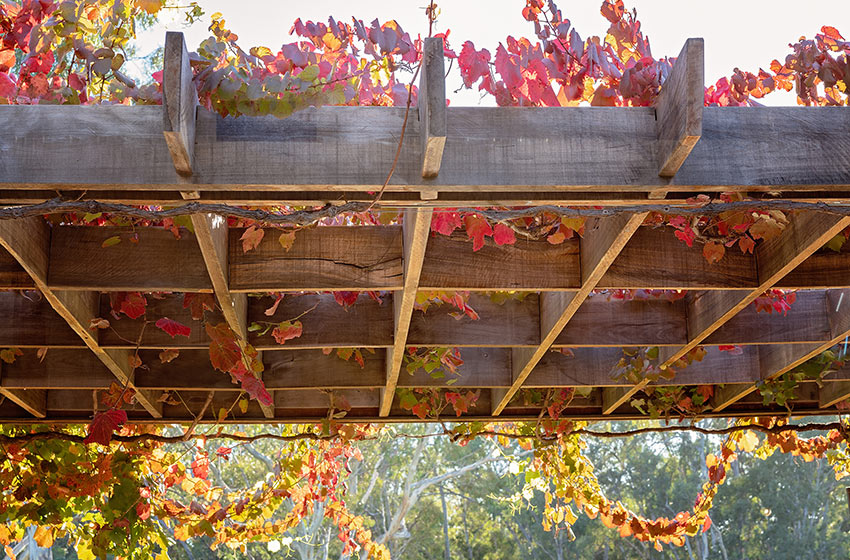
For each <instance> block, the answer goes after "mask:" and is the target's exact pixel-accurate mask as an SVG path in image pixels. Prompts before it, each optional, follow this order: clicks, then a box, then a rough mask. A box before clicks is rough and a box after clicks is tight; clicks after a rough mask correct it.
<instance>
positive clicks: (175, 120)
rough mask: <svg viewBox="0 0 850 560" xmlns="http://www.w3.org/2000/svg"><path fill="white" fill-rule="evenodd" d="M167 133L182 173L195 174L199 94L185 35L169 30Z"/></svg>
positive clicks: (165, 57)
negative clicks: (196, 116) (196, 114)
mask: <svg viewBox="0 0 850 560" xmlns="http://www.w3.org/2000/svg"><path fill="white" fill-rule="evenodd" d="M162 58H163V71H162V115H163V132H162V134H163V135H164V136H165V142H166V144H167V145H168V151H169V152H170V153H171V159H172V161H173V162H174V168H175V170H176V171H177V173H178V174H179V175H181V176H184V177H185V176H189V175H191V174H192V164H193V162H194V159H195V110H196V107H197V106H198V94H197V91H196V90H195V86H194V84H193V83H192V68H191V66H190V65H189V52H188V51H187V50H186V41H184V40H183V34H182V33H179V32H175V31H167V32H166V33H165V51H164V53H163V55H162Z"/></svg>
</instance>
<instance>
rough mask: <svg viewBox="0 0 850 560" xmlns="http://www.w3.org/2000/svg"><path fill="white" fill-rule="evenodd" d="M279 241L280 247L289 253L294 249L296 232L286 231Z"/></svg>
mask: <svg viewBox="0 0 850 560" xmlns="http://www.w3.org/2000/svg"><path fill="white" fill-rule="evenodd" d="M278 241H279V242H280V246H281V247H283V248H284V249H285V250H286V252H287V253H288V252H289V250H290V249H292V244H293V243H295V232H294V231H285V232H283V233H281V234H280V237H279V238H278Z"/></svg>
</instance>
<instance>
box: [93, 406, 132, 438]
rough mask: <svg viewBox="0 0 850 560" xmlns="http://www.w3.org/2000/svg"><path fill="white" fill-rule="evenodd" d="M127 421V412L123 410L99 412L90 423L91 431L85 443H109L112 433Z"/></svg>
mask: <svg viewBox="0 0 850 560" xmlns="http://www.w3.org/2000/svg"><path fill="white" fill-rule="evenodd" d="M126 422H127V413H126V412H125V411H123V410H104V411H102V412H98V413H97V414H95V415H94V418H92V421H91V424H89V429H88V431H89V433H88V435H87V436H86V439H84V440H83V443H86V444H88V443H100V444H102V445H108V444H109V441H110V440H111V439H112V434H113V433H114V432H115V430H117V429H118V428H120V427H121V426H122V425H123V424H125V423H126Z"/></svg>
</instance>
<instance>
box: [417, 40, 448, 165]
mask: <svg viewBox="0 0 850 560" xmlns="http://www.w3.org/2000/svg"><path fill="white" fill-rule="evenodd" d="M419 124H420V130H421V136H422V177H425V178H431V177H436V176H437V174H438V173H439V172H440V164H441V162H442V160H443V148H445V146H446V69H445V60H444V57H443V39H442V38H441V37H429V38H427V39H425V44H424V46H423V51H422V67H421V69H420V72H419Z"/></svg>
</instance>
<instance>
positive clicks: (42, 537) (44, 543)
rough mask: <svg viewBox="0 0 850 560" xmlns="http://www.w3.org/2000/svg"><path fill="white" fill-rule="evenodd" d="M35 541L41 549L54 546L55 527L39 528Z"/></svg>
mask: <svg viewBox="0 0 850 560" xmlns="http://www.w3.org/2000/svg"><path fill="white" fill-rule="evenodd" d="M33 540H34V541H35V544H37V545H38V546H40V547H41V548H50V547H51V546H53V527H44V526H41V527H39V528H38V529H36V530H35V535H33Z"/></svg>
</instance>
